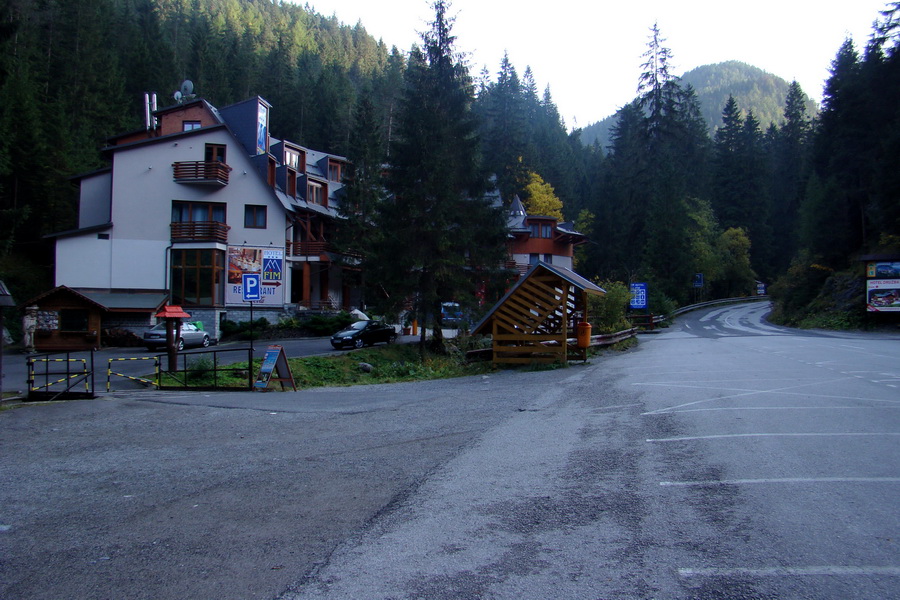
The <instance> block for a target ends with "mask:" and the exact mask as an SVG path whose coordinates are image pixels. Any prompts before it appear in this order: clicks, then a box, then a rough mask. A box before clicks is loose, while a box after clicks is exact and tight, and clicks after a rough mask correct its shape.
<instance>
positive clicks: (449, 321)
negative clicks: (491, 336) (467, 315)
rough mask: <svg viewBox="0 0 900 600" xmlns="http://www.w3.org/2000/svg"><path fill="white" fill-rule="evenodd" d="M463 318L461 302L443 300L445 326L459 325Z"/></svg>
mask: <svg viewBox="0 0 900 600" xmlns="http://www.w3.org/2000/svg"><path fill="white" fill-rule="evenodd" d="M462 320H463V314H462V309H461V308H460V307H459V302H441V323H442V324H443V325H444V327H459V325H460V323H462Z"/></svg>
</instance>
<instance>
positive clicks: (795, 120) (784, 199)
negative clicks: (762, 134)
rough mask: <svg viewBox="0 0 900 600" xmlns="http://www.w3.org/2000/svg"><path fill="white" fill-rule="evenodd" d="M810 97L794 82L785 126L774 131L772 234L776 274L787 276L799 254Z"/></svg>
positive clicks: (809, 126) (808, 138) (787, 104)
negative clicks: (789, 265) (791, 261)
mask: <svg viewBox="0 0 900 600" xmlns="http://www.w3.org/2000/svg"><path fill="white" fill-rule="evenodd" d="M805 100H806V95H805V94H804V93H803V90H802V88H801V87H800V84H799V83H797V82H796V81H793V82H791V85H790V88H789V89H788V95H787V99H786V100H785V107H784V121H783V122H782V124H781V126H780V127H778V128H775V129H773V130H770V131H772V132H773V133H774V135H773V136H771V137H770V140H769V142H770V154H771V156H772V164H773V169H772V179H771V188H770V192H769V193H770V197H771V198H772V213H771V223H772V234H773V247H774V251H775V265H776V271H778V272H784V271H785V270H786V269H787V267H788V264H789V263H790V260H791V257H792V256H793V255H794V253H795V252H796V251H797V242H798V221H799V212H800V203H801V201H802V199H803V195H804V192H805V190H806V180H807V178H808V176H809V170H808V163H809V146H810V143H809V142H810V137H809V136H810V132H811V129H812V123H811V120H810V117H809V115H807V113H806V102H805Z"/></svg>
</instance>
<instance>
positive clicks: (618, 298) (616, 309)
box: [588, 281, 631, 334]
mask: <svg viewBox="0 0 900 600" xmlns="http://www.w3.org/2000/svg"><path fill="white" fill-rule="evenodd" d="M598 285H599V286H600V287H602V288H603V289H604V290H606V294H605V295H604V296H593V295H592V296H589V297H588V318H589V320H590V323H591V325H592V326H593V327H594V329H595V331H592V333H595V334H603V333H615V332H617V331H623V330H625V329H628V328H630V327H631V325H630V324H629V322H628V318H627V317H626V316H625V314H626V311H627V310H628V304H629V302H630V300H631V291H630V290H629V289H628V286H627V285H625V284H624V283H622V282H620V281H600V282H598Z"/></svg>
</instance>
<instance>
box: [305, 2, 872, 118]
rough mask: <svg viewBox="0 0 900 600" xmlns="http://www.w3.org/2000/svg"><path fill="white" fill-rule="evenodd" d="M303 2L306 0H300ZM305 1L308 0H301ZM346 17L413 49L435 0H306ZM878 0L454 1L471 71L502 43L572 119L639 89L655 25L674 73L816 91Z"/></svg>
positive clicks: (864, 31)
mask: <svg viewBox="0 0 900 600" xmlns="http://www.w3.org/2000/svg"><path fill="white" fill-rule="evenodd" d="M298 1H299V0H298ZM306 3H307V1H306V0H304V4H306ZM308 3H309V4H310V6H312V7H313V8H314V9H315V10H316V11H317V12H318V13H320V14H323V15H326V16H331V15H336V16H337V18H338V19H339V20H340V21H342V22H344V23H345V24H348V25H355V24H356V23H357V22H358V21H361V22H362V24H363V26H364V27H365V28H366V31H367V32H368V33H369V34H370V35H372V36H373V37H375V38H376V39H382V40H383V41H384V42H385V44H387V46H388V48H390V47H391V46H397V47H398V48H399V49H400V50H403V51H404V52H405V51H408V50H409V48H410V47H411V46H412V44H413V43H417V42H419V41H420V37H419V35H418V34H419V32H422V31H424V30H427V29H428V22H429V21H431V20H432V18H433V11H432V10H431V2H430V1H429V0H382V1H375V0H314V1H313V0H308ZM885 7H886V2H884V1H882V0H830V1H829V0H825V1H824V2H823V1H822V0H780V1H775V0H756V1H755V2H722V1H721V0H715V1H713V0H641V1H639V2H638V1H634V0H617V1H615V2H609V1H604V0H593V1H592V0H587V1H585V0H541V1H538V0H517V1H515V2H509V1H507V0H452V2H451V10H450V14H451V15H454V16H455V17H456V23H455V25H454V28H453V33H454V34H455V35H456V37H457V42H456V43H457V49H458V50H460V51H462V52H465V53H467V54H468V55H469V62H470V69H471V72H472V75H473V76H475V77H477V76H478V75H479V73H480V72H481V70H482V67H484V66H486V67H487V69H488V71H489V72H490V74H491V78H492V79H496V73H497V71H498V70H499V65H500V60H501V58H502V57H503V53H504V51H506V52H508V54H509V58H510V61H511V62H512V64H513V65H514V66H515V67H516V71H517V72H518V74H519V76H520V77H521V75H522V74H523V73H524V72H525V68H526V67H527V66H531V69H532V71H533V73H534V76H535V80H536V82H537V84H538V88H539V92H540V93H541V94H543V91H544V88H545V87H546V86H547V85H549V86H550V91H551V94H552V96H553V100H554V102H555V103H556V105H557V107H558V108H559V112H560V114H561V115H562V117H563V118H564V119H565V121H566V125H567V126H568V127H570V128H571V127H573V126H579V127H584V126H586V125H589V124H591V123H593V122H596V121H599V120H601V119H603V118H604V117H607V116H609V115H610V114H613V113H614V112H615V111H616V110H617V109H618V108H620V107H621V106H623V105H624V104H627V103H628V102H630V101H631V100H632V99H633V98H634V97H635V95H636V89H637V82H638V76H639V75H640V71H641V68H640V65H641V63H642V62H643V60H642V57H641V55H642V54H643V53H644V52H645V51H646V49H647V41H648V37H649V33H650V27H651V26H652V25H653V23H654V22H657V23H658V24H659V28H660V32H661V33H662V35H663V37H664V38H665V39H666V42H665V45H666V46H667V47H668V48H670V49H671V51H672V55H673V60H672V64H673V66H674V73H675V74H677V75H681V74H683V73H684V72H685V71H689V70H691V69H693V68H694V67H697V66H700V65H704V64H710V63H717V62H722V61H726V60H739V61H742V62H746V63H749V64H751V65H754V66H757V67H759V68H761V69H764V70H765V71H768V72H770V73H773V74H775V75H778V76H780V77H783V78H784V79H787V80H788V81H790V80H793V79H796V80H797V81H799V82H800V85H801V86H802V87H803V90H804V91H805V92H806V93H807V94H809V95H810V96H812V97H813V98H814V99H816V101H820V100H821V94H822V86H823V84H824V82H825V79H827V77H828V69H829V68H830V66H831V61H832V60H833V59H834V57H835V54H836V53H837V51H838V48H840V46H841V44H842V43H843V41H844V39H846V38H847V37H852V38H853V40H854V42H855V43H856V45H857V49H858V50H862V48H864V46H865V44H866V42H867V41H868V39H869V35H870V33H871V31H872V23H873V21H875V19H877V18H879V11H881V10H883V9H884V8H885Z"/></svg>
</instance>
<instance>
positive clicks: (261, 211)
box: [244, 204, 266, 229]
mask: <svg viewBox="0 0 900 600" xmlns="http://www.w3.org/2000/svg"><path fill="white" fill-rule="evenodd" d="M244 227H246V228H248V229H265V228H266V207H265V206H261V205H258V204H245V205H244Z"/></svg>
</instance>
